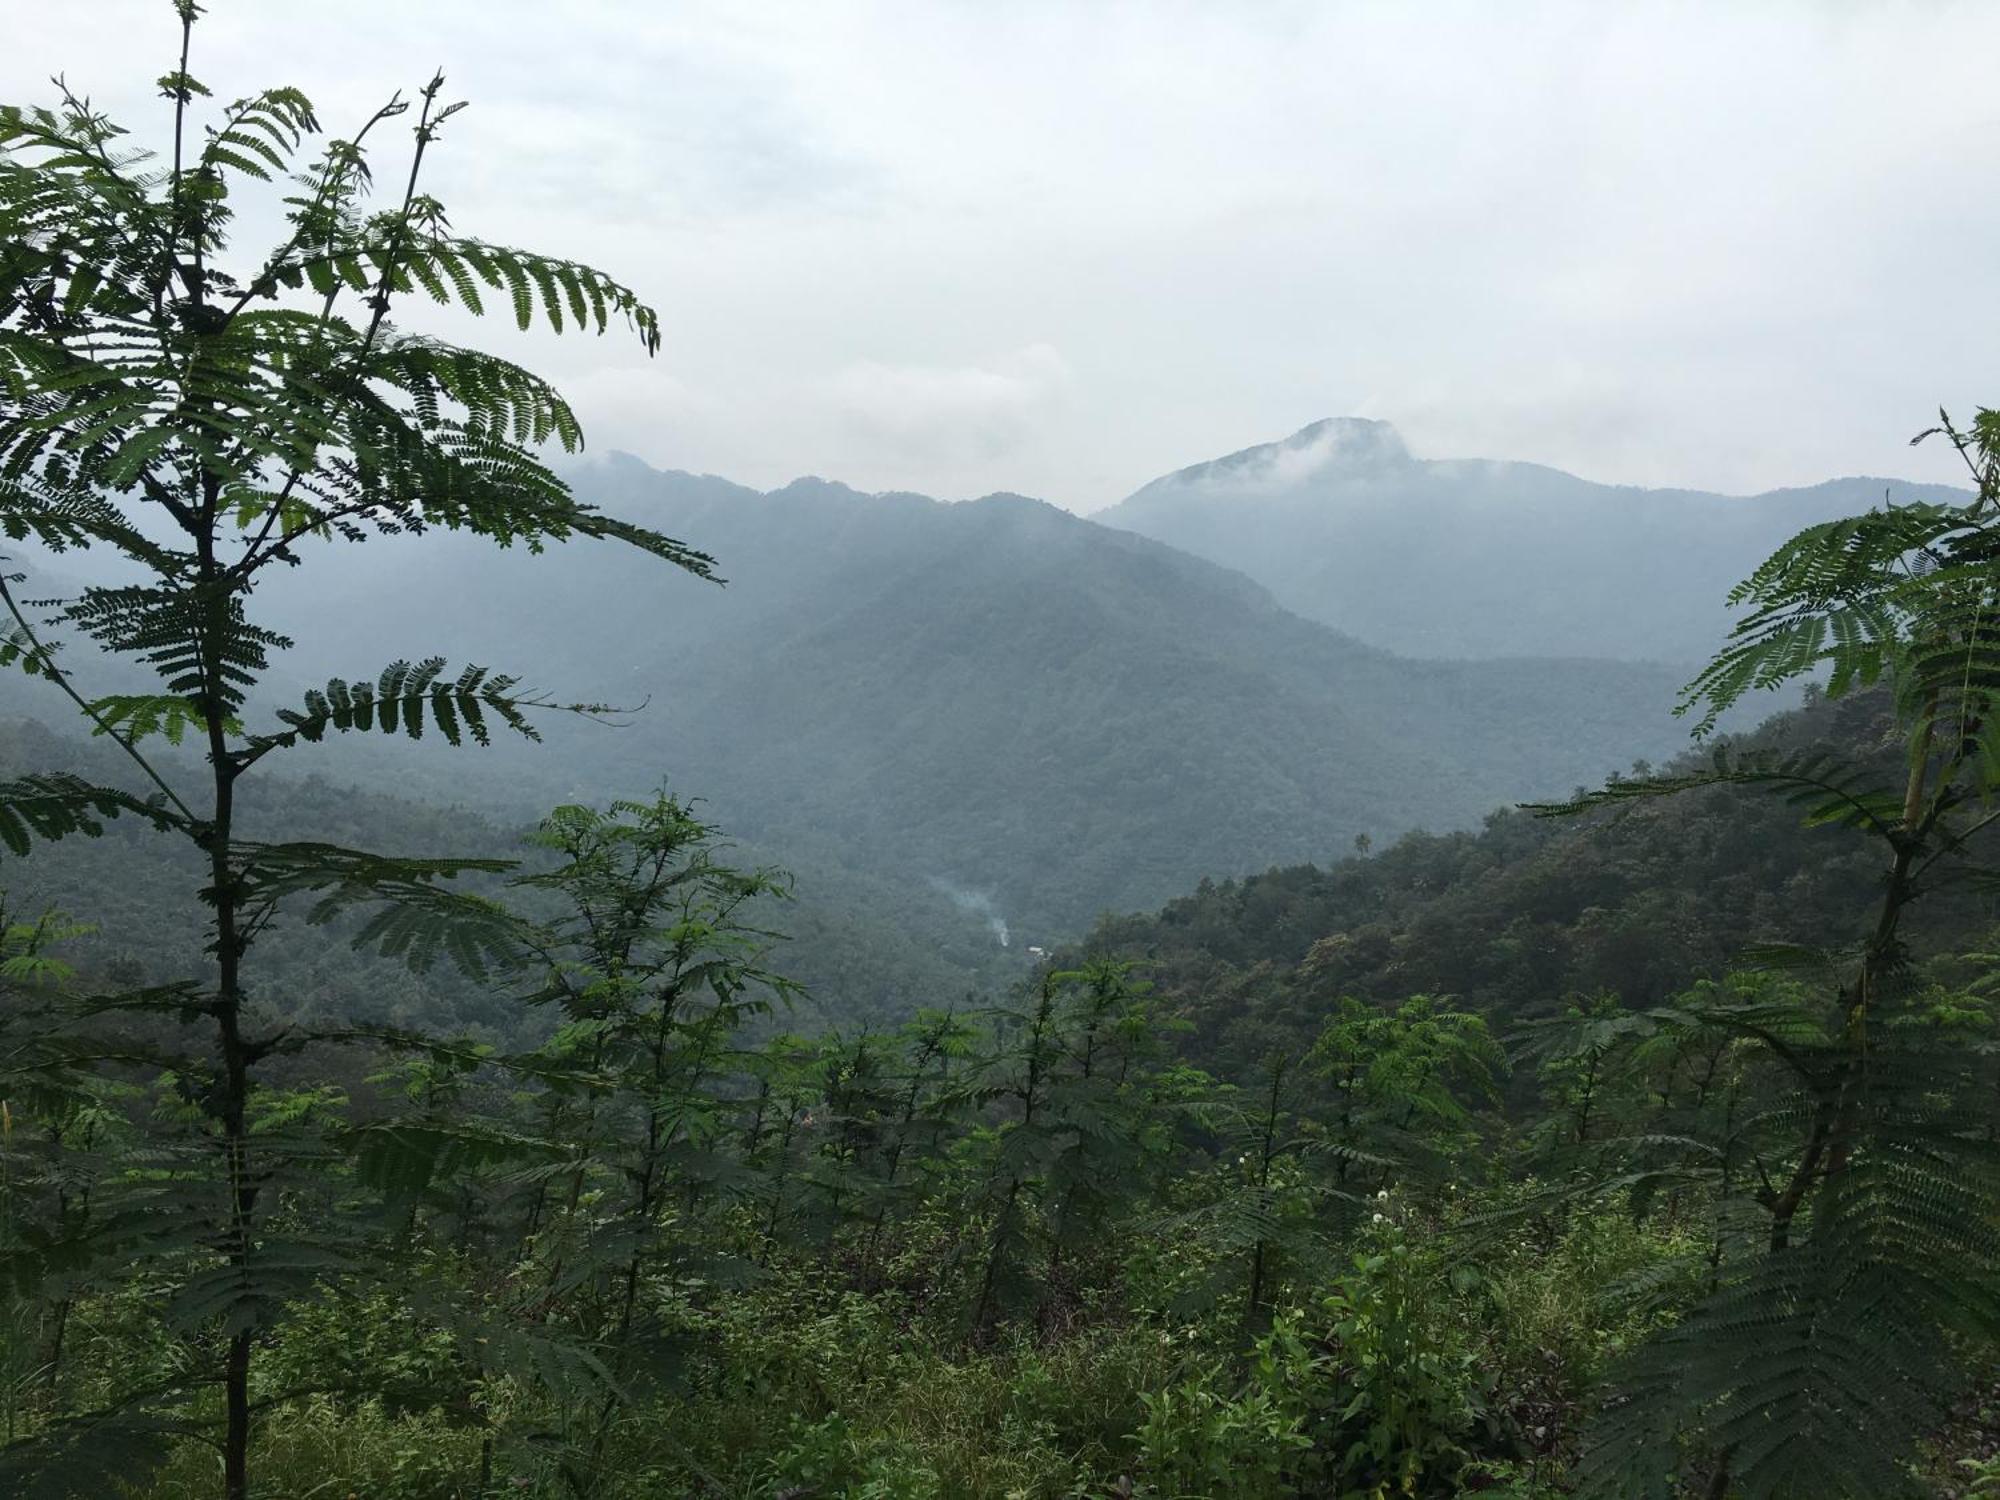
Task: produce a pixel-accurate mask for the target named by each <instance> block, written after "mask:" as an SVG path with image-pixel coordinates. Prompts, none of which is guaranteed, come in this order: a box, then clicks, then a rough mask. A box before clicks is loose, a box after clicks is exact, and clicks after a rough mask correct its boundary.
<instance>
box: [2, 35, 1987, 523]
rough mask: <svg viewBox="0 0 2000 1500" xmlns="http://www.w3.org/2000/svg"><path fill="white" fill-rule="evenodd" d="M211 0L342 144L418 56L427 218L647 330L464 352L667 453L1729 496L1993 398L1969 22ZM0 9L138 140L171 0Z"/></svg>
mask: <svg viewBox="0 0 2000 1500" xmlns="http://www.w3.org/2000/svg"><path fill="white" fill-rule="evenodd" d="M210 8H211V11H212V14H211V15H210V17H209V18H208V19H207V20H206V21H205V22H204V23H203V25H202V26H201V27H200V28H199V29H198V31H197V42H196V51H195V56H194V60H193V63H192V67H191V71H193V72H194V73H195V75H196V76H197V77H198V78H201V79H202V80H203V81H204V82H206V83H208V84H209V85H210V87H212V88H213V89H214V90H215V92H216V94H217V95H218V96H219V97H220V98H222V99H228V98H231V97H234V96H236V95H239V94H242V93H246V92H249V91H251V90H252V89H254V88H256V87H261V86H264V85H267V84H270V83H274V82H284V83H293V84H296V85H298V86H300V87H302V88H304V89H305V90H306V91H307V93H309V94H310V95H311V96H312V97H313V98H314V100H315V101H316V102H317V103H318V104H319V105H320V107H321V112H322V115H323V117H324V118H325V120H326V121H327V124H328V126H329V128H331V129H333V130H335V131H336V132H339V133H345V132H347V131H350V130H351V129H352V128H353V124H354V123H355V122H357V121H358V119H359V118H360V117H361V116H362V115H363V114H364V113H365V112H366V110H367V109H368V108H370V107H371V106H372V105H373V104H374V103H376V102H378V101H379V98H380V97H381V96H383V95H385V94H386V93H387V92H388V91H389V90H390V89H392V88H394V87H396V86H399V85H400V86H404V87H405V88H407V87H409V86H410V85H412V84H417V83H421V82H422V80H423V78H424V77H425V76H426V75H427V72H428V69H429V68H430V67H431V66H433V65H436V64H442V65H443V66H444V67H445V68H446V70H447V72H448V74H449V78H450V93H451V94H452V95H453V96H455V97H463V98H468V99H470V100H471V101H472V105H473V107H472V108H471V109H470V110H468V111H467V112H466V113H465V114H463V115H461V116H459V117H458V118H457V119H456V120H454V121H453V122H452V124H451V126H450V133H449V135H448V136H447V138H446V140H445V142H444V143H443V145H442V147H441V148H440V150H439V154H438V155H437V156H436V157H435V165H436V169H435V173H434V174H433V175H432V176H431V178H430V179H429V182H430V186H431V190H432V191H433V192H435V193H436V194H437V195H438V196H440V197H441V198H443V199H444V200H445V201H446V203H447V206H448V208H449V209H450V211H451V213H452V216H453V220H454V222H455V223H456V224H457V225H458V227H459V228H461V229H462V230H465V231H467V232H471V233H477V234H481V235H484V236H486V237H488V238H493V239H509V240H514V241H516V242H519V243H523V244H527V245H530V246H532V247H534V248H536V249H541V250H547V251H551V252H556V253H562V254H568V255H572V256H575V257H578V258H582V259H587V260H591V261H593V262H595V263H597V264H599V265H600V266H602V267H603V268H604V269H606V270H608V271H610V272H612V273H613V274H615V275H617V276H619V277H621V278H622V279H625V280H628V281H630V282H632V283H634V284H635V285H637V286H638V287H639V288H640V289H641V290H642V291H643V292H645V293H647V294H648V295H649V296H650V297H651V299H652V300H653V301H654V302H655V303H656V305H657V306H658V307H659V308H660V310H661V314H662V319H663V323H664V326H665V330H666V344H665V348H664V350H663V351H662V353H661V355H660V357H659V358H658V359H656V360H653V361H651V362H650V363H649V362H647V361H646V360H644V359H643V357H640V356H639V355H638V354H637V350H636V346H634V347H629V348H628V347H627V345H626V343H625V341H623V340H617V341H603V342H599V341H586V340H574V339H572V340H569V341H563V342H557V341H555V340H553V339H544V338H537V339H534V340H530V341H523V340H520V339H519V338H518V336H517V335H515V334H514V333H513V332H512V330H511V327H509V326H506V325H502V324H497V323H496V324H494V325H493V326H492V327H490V328H489V329H488V330H486V331H485V332H484V333H482V335H481V337H483V338H486V339H490V340H493V341H495V342H496V343H497V344H498V345H499V346H501V347H503V348H508V347H509V346H512V347H511V348H509V352H512V353H515V354H517V355H518V356H521V357H525V358H526V359H528V360H529V361H530V362H531V363H535V364H537V365H538V366H540V367H541V368H544V369H546V370H547V371H549V372H550V373H552V374H555V375H557V376H558V377H560V379H561V380H562V381H563V383H564V384H565V386H566V388H567V389H568V390H569V392H570V394H571V395H572V396H573V398H574V400H575V402H576V404H577V406H578V408H579V410H580V412H581V414H582V416H583V418H584V421H585V424H586V429H587V431H588V433H589V436H590V439H591V442H592V444H593V446H595V447H597V448H607V447H618V448H625V449H629V450H630V451H632V452H635V453H637V454H639V455H640V456H641V457H643V458H645V459H647V460H648V461H650V462H652V463H655V464H658V465H661V466H667V467H676V468H688V469H696V470H706V471H711V472H715V473H720V474H724V475H727V476H729V477H731V478H734V479H738V480H741V481H743V482H746V483H751V484H756V485H760V486H769V485H775V484H780V483H783V482H784V481H785V480H787V479H790V478H792V477H794V476H796V475H799V474H805V473H816V474H822V475H826V476H829V477H834V478H840V479H844V480H846V481H848V482H849V483H852V484H855V485H858V486H861V487H863V488H867V489H886V488H901V489H916V490H922V491H924V492H927V493H931V494H936V495H941V496H945V497H949V498H959V497H964V496H971V495H977V494H981V493H985V492H987V491H991V490H995V489H1011V490H1019V491H1023V492H1026V493H1029V494H1035V495H1039V496H1042V497H1044V498H1047V499H1050V500H1053V501H1056V502H1057V503H1059V504H1063V505H1067V506H1069V507H1071V508H1072V509H1077V510H1091V509H1094V508H1096V507H1098V506H1101V505H1105V504H1108V503H1110V502H1112V501H1114V500H1116V499H1118V498H1120V497H1121V496H1122V495H1124V494H1125V493H1127V492H1129V491H1130V490H1132V489H1134V488H1136V487H1137V486H1139V485H1140V484H1142V483H1143V482H1145V481H1146V480H1148V479H1150V478H1152V477H1154V476H1156V475H1158V474H1160V473H1162V472H1165V471H1167V470H1169V469H1173V468H1178V467H1180V466H1182V465H1184V464H1188V463H1192V462H1196V461H1198V460H1201V459H1205V458H1210V457H1214V456H1216V455H1219V454H1221V453H1225V452H1228V451H1231V450H1233V449H1236V448H1240V447H1244V446H1247V445H1249V444H1252V443H1256V442H1261V441H1266V440H1269V439H1273V438H1277V437H1281V436H1283V435H1285V434H1286V433H1288V432H1290V431H1292V430H1293V429H1295V428H1297V427H1300V426H1302V425H1304V424H1305V423H1306V422H1308V421H1311V420H1313V419H1315V418H1318V417H1322V416H1331V415H1342V414H1354V415H1364V416H1373V417H1381V418H1385V419H1388V420H1390V421H1392V422H1394V423H1396V424H1397V426H1398V427H1399V428H1400V429H1401V430H1402V432H1403V433H1404V435H1405V437H1406V438H1407V440H1408V442H1409V444H1410V446H1411V447H1412V449H1414V450H1415V451H1416V452H1417V453H1418V454H1420V455H1423V456H1430V457H1488V458H1519V459H1532V460H1536V461H1540V462H1544V463H1550V464H1555V465H1558V466H1560V467H1562V468H1566V469H1570V470H1573V471H1575V472H1578V473H1581V474H1584V475H1586V476H1588V477H1590V478H1594V479H1602V480H1610V481H1623V482H1630V483H1643V484H1685V485H1696V486H1702V487H1707V488H1717V489H1726V490H1754V489H1760V488H1764V487H1768V486H1775V485H1780V484H1790V483H1809V482H1812V481H1814V480H1816V479H1820V478H1824V477H1827V476H1830V475H1834V474H1847V473H1877V474H1879V473H1892V474H1904V475H1908V476H1910V477H1943V476H1946V475H1949V474H1950V473H1951V469H1950V467H1949V466H1948V464H1947V462H1946V458H1945V455H1944V453H1943V452H1942V451H1930V450H1918V451H1917V452H1915V453H1911V452H1909V451H1908V450H1907V449H1905V447H1904V446H1903V441H1904V439H1905V438H1907V437H1908V436H1909V434H1910V433H1912V432H1914V431H1915V430H1916V429H1917V428H1919V427H1920V426H1922V425H1924V424H1925V423H1926V422H1927V420H1928V418H1929V417H1930V414H1931V413H1932V412H1933V411H1934V410H1935V409H1936V407H1937V406H1938V405H1939V404H1940V403H1949V404H1950V405H1951V406H1953V407H1954V408H1955V409H1963V410H1967V411H1969V409H1970V408H1971V406H1972V405H1973V404H1974V403H1976V402H1978V401H1980V400H1981V399H1984V400H1986V401H1989V402H1995V403H1996V404H2000V368H1996V364H1995V360H1994V354H1995V350H1996V348H2000V337H1996V335H2000V300H1997V299H1996V286H1995V277H1996V269H1995V268H1996V267H2000V192H1996V191H1995V184H1996V183H2000V89H1995V88H1994V86H1993V85H1992V82H1991V70H1992V60H1993V58H1995V57H1996V56H2000V5H1996V4H1993V3H1991V0H1980V3H1967V4H1957V5H1954V4H1944V3H1936V4H1866V3H1860V0H1822V3H1818V4H1779V3H1756V0H1729V3H1726V4H1725V3H1716V4H1712V5H1706V6H1704V5H1692V4H1675V5H1666V4H1662V5H1644V4H1620V5H1606V4H1603V3H1601V0H1584V3H1578V4H1566V3H1533V4H1530V3H1520V4H1508V5H1494V4H1486V3H1468V4H1452V3H1445V0H1418V3H1395V4H1390V3H1384V4H1338V3H1321V4H1298V5H1293V4H1280V3H1271V4H1257V3H1243V0H1237V3H1230V4H1216V3H1188V4H1179V3H1171V0H1152V3H1132V4H1118V3H1109V0H1107V3H1088V0H1067V3H1060V4H1057V3H1038V0H1009V3H1007V4H1004V5H999V4H992V3H987V0H965V3H948V0H930V3H921V4H919V3H902V4H863V3H855V4H848V3H838V0H805V3H799V4H776V3H762V0H714V3H709V0H644V3H641V0H598V3H559V4H548V3H542V4H530V3H526V0H477V3H471V0H393V3H388V0H337V3H325V4H317V5H306V4H302V3H284V4H278V3H272V0H211V6H210ZM6 25H7V31H8V33H9V34H8V40H7V44H6V46H5V47H4V48H0V99H7V100H16V101H22V102H31V101H39V100H42V99H45V98H46V97H47V95H48V88H47V85H46V83H45V82H44V79H45V77H46V75H47V74H49V73H52V72H55V71H57V70H61V71H64V72H66V73H67V74H68V76H69V79H70V81H71V83H72V85H73V86H75V87H77V88H78V89H79V90H87V91H89V92H90V94H91V95H92V96H93V98H94V100H95V101H96V102H98V103H99V104H102V105H106V106H110V107H112V108H113V109H114V110H115V111H116V112H117V113H119V114H120V115H121V116H124V117H126V119H127V121H128V123H130V124H132V125H133V126H134V127H136V128H135V134H137V135H139V136H140V138H141V139H146V138H149V137H152V136H154V135H155V134H156V133H157V132H158V131H159V130H160V128H161V127H162V126H163V124H164V123H165V121H166V119H167V114H166V109H167V106H165V104H164V103H163V101H160V100H158V99H157V98H153V97H151V94H152V90H151V87H150V85H149V84H147V83H145V82H144V80H150V79H152V78H155V77H157V76H158V75H159V74H161V73H163V72H165V71H167V70H168V69H169V68H170V67H172V66H173V57H172V51H173V46H174V41H175V38H174V29H175V27H174V22H173V17H172V11H171V7H170V5H169V3H168V0H71V3H70V4H68V5H65V6H49V5H38V6H33V7H29V6H26V5H20V6H17V7H15V8H14V11H13V13H12V14H10V15H9V17H8V20H7V23H6ZM406 140H407V137H403V138H400V139H399V140H397V141H396V142H395V145H396V148H397V150H398V152H399V153H400V152H401V150H402V149H403V147H404V144H405V142H406ZM383 175H384V176H385V177H390V178H394V177H398V176H400V171H399V169H395V168H391V167H388V166H386V164H385V167H384V169H383ZM524 343H525V344H526V347H525V348H524V347H522V345H523V344H524Z"/></svg>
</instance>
